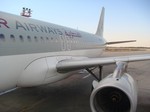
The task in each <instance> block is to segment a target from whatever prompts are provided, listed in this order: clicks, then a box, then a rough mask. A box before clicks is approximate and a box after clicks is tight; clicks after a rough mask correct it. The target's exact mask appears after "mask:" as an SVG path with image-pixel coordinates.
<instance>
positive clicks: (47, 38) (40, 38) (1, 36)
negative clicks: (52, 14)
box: [0, 34, 57, 41]
mask: <svg viewBox="0 0 150 112" xmlns="http://www.w3.org/2000/svg"><path fill="white" fill-rule="evenodd" d="M5 39H6V38H5V35H4V34H0V40H1V41H5ZM10 39H11V40H13V41H15V40H16V37H15V36H14V35H13V34H11V35H10ZM19 39H20V40H21V41H24V40H25V37H23V36H22V35H19ZM26 39H27V40H28V41H31V36H27V37H26ZM56 39H57V38H56ZM56 39H55V40H56ZM34 40H35V41H38V40H54V38H53V37H42V36H41V37H37V36H34Z"/></svg>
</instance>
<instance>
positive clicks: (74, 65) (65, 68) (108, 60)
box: [57, 54, 150, 73]
mask: <svg viewBox="0 0 150 112" xmlns="http://www.w3.org/2000/svg"><path fill="white" fill-rule="evenodd" d="M145 60H150V54H143V55H130V56H118V57H105V58H86V59H68V60H62V61H60V62H58V64H57V71H58V72H60V73H66V72H70V71H74V70H80V69H86V68H90V67H96V66H99V65H101V66H103V65H109V64H115V63H116V62H118V61H122V62H135V61H145Z"/></svg>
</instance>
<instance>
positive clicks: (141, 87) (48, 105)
mask: <svg viewBox="0 0 150 112" xmlns="http://www.w3.org/2000/svg"><path fill="white" fill-rule="evenodd" d="M143 53H150V51H137V52H133V51H132V52H106V53H104V55H103V56H118V55H128V54H129V55H130V54H132V55H133V54H143ZM114 68H115V65H109V66H105V67H104V68H103V74H104V76H105V75H107V74H109V73H112V72H113V70H114ZM128 73H129V74H130V75H131V76H132V77H134V79H135V80H136V81H137V84H138V91H139V92H138V105H137V112H150V61H141V62H134V63H130V64H129V67H128ZM87 75H88V74H87V73H80V74H75V75H73V76H71V77H69V78H67V79H65V80H62V81H59V82H57V83H54V84H49V85H44V86H40V87H33V88H19V89H16V90H15V91H12V92H10V93H7V94H4V95H1V96H0V112H91V110H90V104H89V98H90V94H91V84H92V80H93V79H94V78H93V77H92V76H89V77H87Z"/></svg>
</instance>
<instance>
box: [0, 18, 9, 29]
mask: <svg viewBox="0 0 150 112" xmlns="http://www.w3.org/2000/svg"><path fill="white" fill-rule="evenodd" d="M2 25H3V26H5V27H6V28H9V26H8V25H7V21H6V20H5V19H2V18H0V27H2Z"/></svg>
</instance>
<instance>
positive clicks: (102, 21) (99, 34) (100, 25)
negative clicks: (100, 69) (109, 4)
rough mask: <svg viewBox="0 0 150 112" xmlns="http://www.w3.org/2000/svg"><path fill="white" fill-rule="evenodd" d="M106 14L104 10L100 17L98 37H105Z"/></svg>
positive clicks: (103, 9)
mask: <svg viewBox="0 0 150 112" xmlns="http://www.w3.org/2000/svg"><path fill="white" fill-rule="evenodd" d="M104 13H105V8H104V7H103V8H102V11H101V16H100V20H99V24H98V27H97V31H96V33H95V34H96V35H98V36H101V37H103V29H104Z"/></svg>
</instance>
